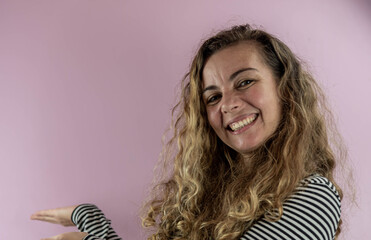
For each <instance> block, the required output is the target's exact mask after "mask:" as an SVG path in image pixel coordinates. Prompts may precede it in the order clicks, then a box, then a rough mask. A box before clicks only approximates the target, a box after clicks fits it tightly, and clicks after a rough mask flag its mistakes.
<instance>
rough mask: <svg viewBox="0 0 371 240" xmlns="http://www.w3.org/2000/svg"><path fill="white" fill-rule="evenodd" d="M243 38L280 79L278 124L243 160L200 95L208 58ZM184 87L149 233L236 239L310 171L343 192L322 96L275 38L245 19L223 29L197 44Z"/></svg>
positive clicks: (151, 204)
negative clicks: (218, 130) (220, 132)
mask: <svg viewBox="0 0 371 240" xmlns="http://www.w3.org/2000/svg"><path fill="white" fill-rule="evenodd" d="M240 42H251V43H253V44H254V46H256V47H257V48H258V51H259V52H260V54H261V56H262V58H263V59H264V61H265V64H267V66H269V67H270V69H271V70H272V72H273V73H274V75H275V77H276V79H277V86H278V88H277V89H278V96H279V98H280V101H281V106H282V119H281V122H280V124H279V126H278V128H277V130H276V131H275V133H274V134H273V135H272V136H270V137H269V138H268V139H267V140H266V141H265V142H264V143H263V144H262V145H261V146H260V147H258V148H257V149H256V150H254V151H253V152H252V154H251V156H250V159H249V160H248V161H243V160H242V158H241V156H240V154H239V153H238V152H236V151H234V150H233V149H231V148H229V147H228V146H227V145H225V144H224V143H223V142H222V141H221V140H220V139H219V138H218V137H217V135H216V134H215V132H214V130H213V129H212V128H211V126H210V125H209V123H208V120H207V114H206V108H205V105H204V103H203V100H202V72H203V68H204V66H205V63H206V61H207V60H208V59H209V58H210V56H212V55H213V54H214V53H216V52H218V51H220V50H222V49H225V48H227V47H229V46H233V45H236V44H238V43H240ZM181 88H182V93H181V97H180V100H179V102H178V103H177V104H176V106H175V107H174V108H173V111H172V116H173V122H172V128H171V129H172V130H173V131H172V136H171V137H170V140H169V141H168V142H167V143H166V144H164V150H163V154H162V155H161V160H162V163H163V165H162V166H161V169H164V170H163V171H162V172H161V176H162V180H161V181H160V182H159V183H158V184H157V185H156V186H155V187H154V188H153V189H152V195H151V199H150V200H149V201H148V203H147V205H146V208H145V209H146V214H145V216H144V218H143V222H142V223H143V225H144V226H145V227H152V229H153V230H154V231H153V232H152V233H151V236H150V237H149V238H148V239H152V240H155V239H156V240H159V239H174V240H175V239H177V240H180V239H218V240H222V239H238V238H239V237H240V236H241V235H242V234H243V233H244V232H245V231H246V230H248V228H249V227H250V226H251V225H252V223H253V222H254V221H255V220H257V219H259V218H260V217H262V216H266V217H268V215H269V217H270V218H272V216H276V217H273V219H272V220H277V219H279V218H280V216H282V211H283V207H282V204H283V202H284V201H285V199H287V197H289V195H290V194H292V193H293V191H294V189H295V187H297V186H298V184H299V181H300V180H302V179H303V178H305V177H307V176H309V175H311V174H314V173H316V174H320V175H322V176H324V177H326V178H328V179H329V180H330V181H331V182H332V183H334V184H335V186H336V188H337V191H338V192H339V195H340V197H341V198H342V196H343V195H342V191H341V189H340V188H339V187H338V185H337V184H336V182H335V180H334V177H333V172H334V168H335V156H336V151H337V150H336V149H335V151H333V149H334V146H336V144H335V145H334V144H332V143H331V141H330V140H329V139H330V136H329V134H328V132H327V130H328V126H327V123H328V122H329V120H330V119H329V118H328V117H326V116H331V115H330V114H329V111H328V109H327V108H326V104H325V100H324V95H323V93H322V91H321V89H320V87H319V86H318V84H317V83H316V81H315V80H314V79H313V77H312V76H311V75H310V74H309V73H308V72H307V71H306V70H305V69H303V67H302V64H301V62H300V61H299V60H298V58H297V57H296V56H295V55H294V54H293V53H292V52H291V50H290V49H289V48H288V47H287V46H286V45H285V44H284V43H283V42H281V41H280V40H279V39H277V38H276V37H274V36H272V35H270V34H268V33H267V32H265V31H262V30H259V29H253V28H251V27H250V26H249V25H241V26H234V27H232V28H230V29H228V30H224V31H221V32H219V33H217V34H216V35H215V36H213V37H211V38H209V39H207V40H206V41H205V42H204V43H203V44H202V45H201V47H200V48H199V50H198V52H197V54H196V56H195V57H194V59H193V62H192V64H191V67H190V71H189V73H188V74H186V76H185V77H184V79H183V81H182V85H181ZM331 124H332V123H331ZM276 210H278V214H273V213H275V212H276V213H277V211H276ZM339 232H340V227H339V228H338V233H339Z"/></svg>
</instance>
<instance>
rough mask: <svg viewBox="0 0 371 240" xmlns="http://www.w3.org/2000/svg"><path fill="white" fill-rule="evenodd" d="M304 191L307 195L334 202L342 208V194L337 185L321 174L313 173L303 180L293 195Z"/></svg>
mask: <svg viewBox="0 0 371 240" xmlns="http://www.w3.org/2000/svg"><path fill="white" fill-rule="evenodd" d="M303 193H305V194H306V196H311V197H314V198H318V199H323V200H328V201H331V202H334V203H336V205H338V208H340V195H339V192H338V191H337V190H336V187H335V185H334V184H333V183H332V182H331V181H330V180H329V179H327V178H326V177H323V176H321V175H319V174H312V175H310V176H308V177H306V178H304V179H303V180H301V181H300V184H299V185H298V187H297V188H296V189H295V192H294V194H293V195H294V196H295V195H297V194H303Z"/></svg>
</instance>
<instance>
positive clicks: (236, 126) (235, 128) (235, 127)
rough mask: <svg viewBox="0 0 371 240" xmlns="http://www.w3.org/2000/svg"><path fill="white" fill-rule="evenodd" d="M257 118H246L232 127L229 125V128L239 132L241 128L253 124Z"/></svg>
mask: <svg viewBox="0 0 371 240" xmlns="http://www.w3.org/2000/svg"><path fill="white" fill-rule="evenodd" d="M255 118H256V115H254V116H252V117H249V118H245V119H243V120H241V121H238V122H234V123H232V124H231V125H229V127H230V128H231V129H232V130H233V131H237V130H239V129H241V128H243V127H244V126H246V125H248V124H250V123H252V122H253V121H254V120H255Z"/></svg>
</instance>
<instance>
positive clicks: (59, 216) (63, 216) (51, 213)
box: [31, 205, 88, 240]
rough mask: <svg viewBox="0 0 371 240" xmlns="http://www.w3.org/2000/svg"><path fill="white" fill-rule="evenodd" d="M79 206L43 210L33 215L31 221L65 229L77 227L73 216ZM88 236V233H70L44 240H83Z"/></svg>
mask: <svg viewBox="0 0 371 240" xmlns="http://www.w3.org/2000/svg"><path fill="white" fill-rule="evenodd" d="M77 206H78V205H75V206H70V207H62V208H55V209H49V210H41V211H38V212H35V213H34V214H32V215H31V219H32V220H39V221H44V222H49V223H55V224H60V225H63V226H65V227H68V226H75V224H74V223H73V222H72V220H71V215H72V212H73V210H75V208H76V207H77ZM87 235H88V233H85V232H69V233H63V234H60V235H57V236H54V237H50V238H44V239H43V240H82V239H84V237H86V236H87Z"/></svg>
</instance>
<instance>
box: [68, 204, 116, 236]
mask: <svg viewBox="0 0 371 240" xmlns="http://www.w3.org/2000/svg"><path fill="white" fill-rule="evenodd" d="M71 219H72V222H73V223H74V224H75V225H76V226H77V228H78V229H79V230H80V231H81V232H86V233H89V235H87V236H86V237H85V238H84V240H100V239H110V240H121V238H120V237H119V236H118V235H117V234H116V232H115V231H114V230H113V228H112V227H111V221H110V220H108V219H107V218H106V217H105V216H104V214H103V212H102V211H101V210H100V209H98V208H97V207H96V206H95V205H92V204H82V205H79V206H78V207H77V208H76V209H75V210H74V211H73V213H72V216H71Z"/></svg>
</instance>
